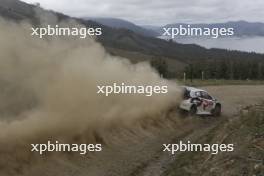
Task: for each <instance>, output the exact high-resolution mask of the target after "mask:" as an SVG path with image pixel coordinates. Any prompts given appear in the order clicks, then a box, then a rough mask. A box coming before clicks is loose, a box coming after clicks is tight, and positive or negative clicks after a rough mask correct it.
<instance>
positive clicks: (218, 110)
mask: <svg viewBox="0 0 264 176" xmlns="http://www.w3.org/2000/svg"><path fill="white" fill-rule="evenodd" d="M221 111H222V108H221V105H220V104H217V105H216V106H215V108H214V110H213V116H215V117H219V116H220V115H221Z"/></svg>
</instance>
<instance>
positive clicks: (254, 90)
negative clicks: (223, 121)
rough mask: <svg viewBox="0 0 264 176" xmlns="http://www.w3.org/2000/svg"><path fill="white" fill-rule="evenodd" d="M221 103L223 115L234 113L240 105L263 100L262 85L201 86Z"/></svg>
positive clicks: (263, 91) (263, 87) (263, 90)
mask: <svg viewBox="0 0 264 176" xmlns="http://www.w3.org/2000/svg"><path fill="white" fill-rule="evenodd" d="M203 88H204V89H205V90H207V91H209V92H210V94H212V96H215V98H217V99H219V100H220V101H221V102H222V105H223V113H224V115H229V116H231V115H234V114H236V113H237V112H238V110H239V109H240V108H241V107H242V106H247V105H251V104H256V103H259V102H261V101H264V85H258V86H254V85H250V86H209V87H203Z"/></svg>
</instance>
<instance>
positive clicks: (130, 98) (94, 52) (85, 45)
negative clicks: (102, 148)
mask: <svg viewBox="0 0 264 176" xmlns="http://www.w3.org/2000/svg"><path fill="white" fill-rule="evenodd" d="M30 29H31V26H30V25H29V24H27V23H21V24H14V23H10V22H6V21H5V20H3V19H1V20H0V38H1V43H0V118H1V119H0V146H1V148H0V154H1V155H2V156H3V158H5V159H1V161H0V166H1V167H5V164H7V163H8V164H9V165H12V167H13V168H16V167H15V165H17V166H18V165H19V163H18V162H25V161H24V160H25V158H27V160H30V159H29V158H30V156H29V155H30V154H28V152H29V150H30V149H29V148H28V147H30V144H31V143H41V142H44V143H46V141H47V140H59V141H65V142H69V143H70V142H72V141H73V140H77V142H104V143H107V140H106V141H102V139H104V135H107V133H108V132H109V131H111V130H117V129H120V128H124V129H126V128H133V126H136V125H139V124H141V123H146V122H147V121H148V120H154V121H155V120H158V119H159V118H160V117H161V116H162V114H164V112H166V111H167V109H168V108H170V107H171V106H172V105H175V103H177V100H178V95H179V93H178V92H179V90H178V87H177V85H176V84H175V83H172V82H169V81H167V80H164V79H161V78H160V76H159V75H158V74H157V73H156V72H155V71H154V70H153V69H152V68H151V67H150V66H149V64H148V63H138V64H131V63H130V62H129V61H128V60H127V59H125V58H119V57H114V56H111V55H110V54H108V53H106V52H105V50H104V48H103V47H102V46H101V45H100V44H99V43H97V42H96V41H95V40H94V39H93V38H89V39H85V40H84V39H76V38H71V37H52V38H47V39H39V38H37V37H32V36H31V35H30V34H31V31H30ZM113 82H116V83H126V84H129V85H167V86H168V90H169V92H168V94H165V95H164V94H162V95H157V94H155V95H153V96H151V97H146V96H144V95H128V94H126V95H111V96H108V97H105V96H104V95H100V94H97V85H112V84H113ZM99 139H101V140H99ZM108 140H110V139H108ZM10 153H12V155H10ZM25 153H26V154H25ZM25 156H26V157H25ZM23 157H24V158H23ZM1 158H2V157H1ZM18 158H19V159H18ZM9 159H10V160H9ZM6 162H7V163H6ZM10 167H11V166H10ZM8 168H9V167H5V169H8Z"/></svg>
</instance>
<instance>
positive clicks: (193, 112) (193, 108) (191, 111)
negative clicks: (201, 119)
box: [189, 105, 197, 116]
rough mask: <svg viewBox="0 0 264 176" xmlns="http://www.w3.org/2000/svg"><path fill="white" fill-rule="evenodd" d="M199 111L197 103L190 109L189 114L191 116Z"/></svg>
mask: <svg viewBox="0 0 264 176" xmlns="http://www.w3.org/2000/svg"><path fill="white" fill-rule="evenodd" d="M196 113H197V107H196V106H195V105H192V107H191V109H190V111H189V115H190V116H195V115H196Z"/></svg>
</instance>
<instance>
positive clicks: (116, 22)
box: [84, 18, 159, 37]
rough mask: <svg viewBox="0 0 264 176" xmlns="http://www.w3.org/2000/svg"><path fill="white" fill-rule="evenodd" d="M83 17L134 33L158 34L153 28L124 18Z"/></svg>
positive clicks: (150, 35)
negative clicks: (141, 25) (144, 26)
mask: <svg viewBox="0 0 264 176" xmlns="http://www.w3.org/2000/svg"><path fill="white" fill-rule="evenodd" d="M84 19H88V20H93V21H95V22H97V23H100V24H103V25H105V26H109V27H112V28H119V29H120V28H123V29H128V30H131V31H133V32H135V33H138V34H141V35H144V36H149V37H157V36H159V33H158V32H156V31H154V30H151V29H145V28H143V27H140V26H137V25H135V24H134V23H131V22H129V21H126V20H122V19H118V18H84Z"/></svg>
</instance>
